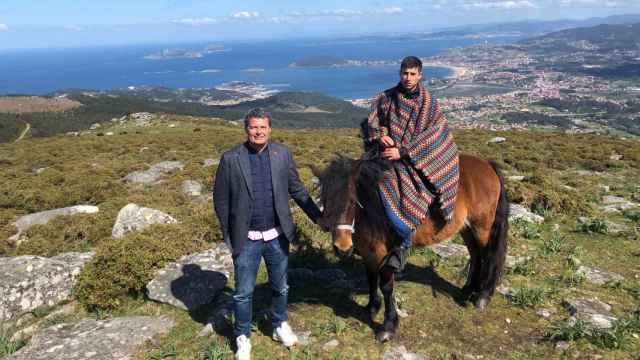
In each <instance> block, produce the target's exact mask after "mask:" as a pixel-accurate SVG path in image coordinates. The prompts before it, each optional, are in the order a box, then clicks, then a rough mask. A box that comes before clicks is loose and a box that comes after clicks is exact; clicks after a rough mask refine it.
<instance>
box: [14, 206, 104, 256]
mask: <svg viewBox="0 0 640 360" xmlns="http://www.w3.org/2000/svg"><path fill="white" fill-rule="evenodd" d="M112 226H113V218H112V217H110V216H105V215H104V214H103V213H98V214H77V215H71V216H60V217H57V218H55V219H53V220H51V221H50V222H49V223H48V224H46V225H35V226H33V227H31V228H30V229H29V230H28V231H27V232H26V238H27V240H26V241H24V242H22V243H21V244H20V246H19V247H18V248H17V250H16V253H17V255H38V256H47V257H50V256H54V255H57V254H60V253H64V252H69V251H89V250H90V249H91V248H92V247H93V246H95V245H97V244H98V243H99V242H100V241H102V240H103V239H105V238H106V239H108V238H109V237H110V236H111V227H112Z"/></svg>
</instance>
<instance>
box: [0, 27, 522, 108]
mask: <svg viewBox="0 0 640 360" xmlns="http://www.w3.org/2000/svg"><path fill="white" fill-rule="evenodd" d="M489 40H490V41H487V40H485V39H456V40H411V41H398V40H397V39H389V38H381V39H380V40H378V41H374V40H372V39H369V38H367V39H358V38H349V39H333V40H330V39H315V38H314V39H307V40H271V41H253V42H249V41H245V42H225V41H222V42H220V41H218V42H189V43H174V44H146V45H122V46H105V47H102V46H96V47H82V48H62V49H29V50H22V51H10V52H3V53H2V56H0V70H1V71H0V72H2V73H3V78H4V81H3V82H2V83H1V84H0V95H15V94H25V95H47V94H51V93H53V92H58V91H65V90H69V89H86V90H98V91H99V90H111V89H123V88H128V87H131V86H134V87H140V86H157V87H168V88H174V89H175V88H215V87H218V86H221V85H224V84H226V83H229V82H233V81H242V82H249V83H254V84H256V85H258V86H261V87H264V88H265V89H267V90H272V91H314V92H320V93H323V94H326V95H330V96H334V97H338V98H341V99H345V100H350V99H363V98H370V97H372V96H374V95H375V94H376V93H378V92H380V91H381V90H384V89H386V88H389V87H391V86H393V85H395V84H396V83H397V81H398V75H397V74H398V69H397V61H399V60H400V59H402V58H403V57H404V56H407V55H415V56H418V57H423V58H424V57H431V56H434V55H437V54H439V53H441V52H442V51H444V50H446V49H449V48H454V47H461V46H470V45H476V44H481V43H487V42H488V43H491V44H497V43H508V42H513V41H515V40H517V39H514V38H512V37H510V38H492V39H489ZM318 56H328V57H333V58H336V59H343V60H355V61H357V62H380V64H376V65H372V64H370V63H367V64H365V65H360V66H353V65H351V66H317V67H292V66H290V65H291V64H292V63H294V62H296V61H298V60H301V59H305V58H309V57H318ZM424 74H425V75H424V77H425V78H432V77H438V78H441V77H446V76H450V75H451V69H449V68H446V67H433V66H426V67H425V68H424Z"/></svg>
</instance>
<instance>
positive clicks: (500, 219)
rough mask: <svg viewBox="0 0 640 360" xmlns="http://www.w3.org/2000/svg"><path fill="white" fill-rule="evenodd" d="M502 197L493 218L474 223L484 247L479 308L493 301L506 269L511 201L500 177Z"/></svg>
mask: <svg viewBox="0 0 640 360" xmlns="http://www.w3.org/2000/svg"><path fill="white" fill-rule="evenodd" d="M500 185H501V191H500V197H499V199H498V204H497V206H496V212H495V215H494V216H493V218H492V219H491V220H490V221H489V219H485V221H483V222H480V223H478V224H474V228H473V231H474V237H475V239H476V240H477V242H476V244H478V245H479V247H482V248H481V249H480V250H481V252H482V266H481V269H480V284H479V285H480V292H479V294H478V296H477V298H476V299H475V301H474V303H475V305H476V307H477V308H478V309H484V308H485V307H486V306H487V305H489V302H490V301H491V296H493V292H494V291H495V289H496V285H497V284H498V281H499V280H500V276H501V275H502V271H503V270H504V262H505V257H506V255H507V236H508V232H509V202H508V200H507V194H506V191H505V189H504V184H503V183H502V178H500Z"/></svg>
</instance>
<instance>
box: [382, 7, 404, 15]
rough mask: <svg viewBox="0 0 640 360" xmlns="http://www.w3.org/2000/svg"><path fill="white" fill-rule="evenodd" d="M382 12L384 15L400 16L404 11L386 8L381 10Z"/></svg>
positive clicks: (399, 8)
mask: <svg viewBox="0 0 640 360" xmlns="http://www.w3.org/2000/svg"><path fill="white" fill-rule="evenodd" d="M382 12H383V13H385V14H400V13H403V12H404V9H403V8H401V7H397V6H394V7H388V8H384V9H382Z"/></svg>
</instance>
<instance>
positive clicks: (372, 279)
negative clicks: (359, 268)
mask: <svg viewBox="0 0 640 360" xmlns="http://www.w3.org/2000/svg"><path fill="white" fill-rule="evenodd" d="M366 268H367V280H368V282H369V303H368V304H367V306H366V307H365V309H366V310H367V312H368V313H369V315H370V316H371V319H372V320H373V317H374V316H376V314H377V313H378V312H379V311H380V307H381V306H382V298H380V294H378V284H379V282H380V276H379V274H378V269H377V266H376V265H375V264H366Z"/></svg>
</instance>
